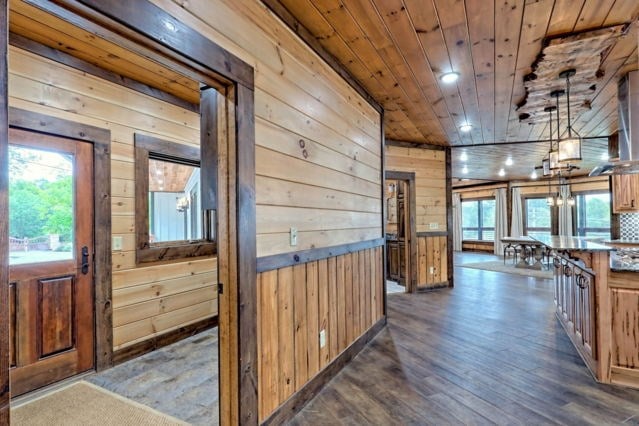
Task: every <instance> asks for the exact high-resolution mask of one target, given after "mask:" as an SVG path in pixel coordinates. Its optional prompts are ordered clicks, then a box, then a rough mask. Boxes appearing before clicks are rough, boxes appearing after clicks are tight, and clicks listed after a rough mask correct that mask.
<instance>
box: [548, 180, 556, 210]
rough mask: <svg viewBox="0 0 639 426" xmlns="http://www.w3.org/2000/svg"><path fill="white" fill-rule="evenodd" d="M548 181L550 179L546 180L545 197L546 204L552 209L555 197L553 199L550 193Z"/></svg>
mask: <svg viewBox="0 0 639 426" xmlns="http://www.w3.org/2000/svg"><path fill="white" fill-rule="evenodd" d="M550 181H551V179H548V196H547V197H546V204H548V205H549V206H550V207H552V206H554V205H555V197H553V195H552V192H550V191H551V189H550Z"/></svg>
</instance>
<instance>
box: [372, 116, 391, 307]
mask: <svg viewBox="0 0 639 426" xmlns="http://www.w3.org/2000/svg"><path fill="white" fill-rule="evenodd" d="M379 116H380V117H379V123H380V125H379V137H380V144H381V147H380V148H381V151H380V153H381V155H380V164H381V168H380V178H381V182H382V185H381V186H382V187H381V188H380V189H381V191H380V192H381V200H380V201H381V203H382V215H381V216H382V218H381V219H382V239H383V241H384V243H383V244H382V277H381V278H382V292H383V294H384V300H383V306H382V312H383V313H384V318H385V317H386V312H387V309H386V306H387V302H388V300H387V296H388V293H387V291H386V274H388V271H387V269H386V266H387V265H386V256H387V248H386V181H385V177H386V142H385V141H386V126H385V124H384V116H385V112H384V110H383V109H382V111H381V112H380V113H379ZM371 266H372V265H371Z"/></svg>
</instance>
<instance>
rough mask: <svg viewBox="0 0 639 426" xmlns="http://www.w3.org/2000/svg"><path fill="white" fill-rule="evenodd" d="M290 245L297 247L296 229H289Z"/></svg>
mask: <svg viewBox="0 0 639 426" xmlns="http://www.w3.org/2000/svg"><path fill="white" fill-rule="evenodd" d="M291 245H292V246H296V245H297V228H291Z"/></svg>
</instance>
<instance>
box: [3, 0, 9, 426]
mask: <svg viewBox="0 0 639 426" xmlns="http://www.w3.org/2000/svg"><path fill="white" fill-rule="evenodd" d="M0 28H3V29H4V30H3V31H2V32H1V33H0V208H1V209H2V211H0V324H2V325H3V326H2V327H0V424H2V425H8V424H9V401H10V400H11V394H10V388H9V318H10V312H9V214H8V209H9V117H8V115H9V114H8V107H9V105H8V100H9V94H8V90H7V86H8V82H9V68H8V64H7V60H8V58H9V55H8V49H7V47H8V44H7V43H8V40H7V28H9V24H8V2H7V0H0Z"/></svg>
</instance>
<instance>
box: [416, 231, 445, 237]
mask: <svg viewBox="0 0 639 426" xmlns="http://www.w3.org/2000/svg"><path fill="white" fill-rule="evenodd" d="M446 236H448V231H422V232H418V233H417V237H421V238H424V237H426V238H428V237H446Z"/></svg>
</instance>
